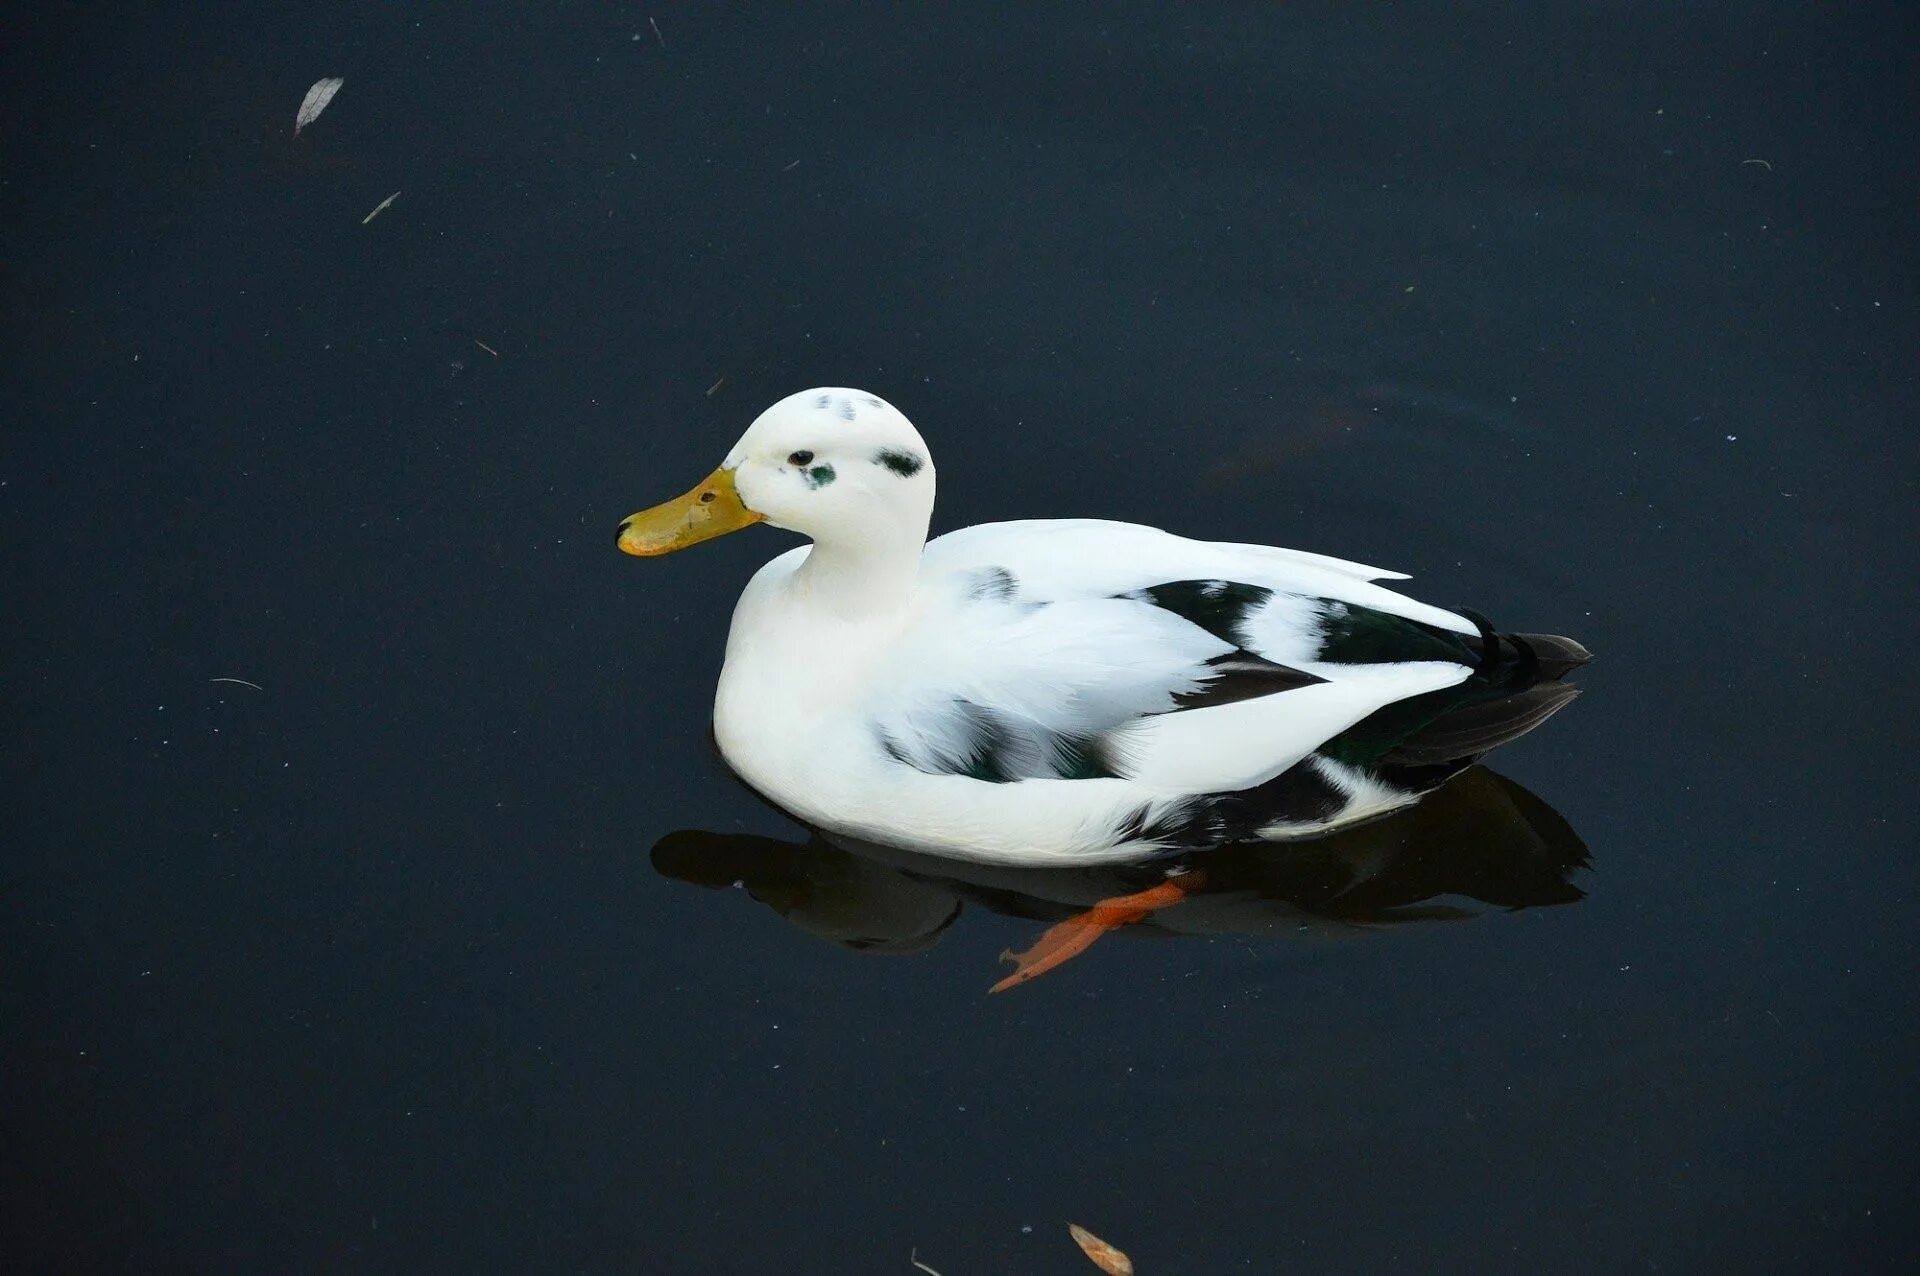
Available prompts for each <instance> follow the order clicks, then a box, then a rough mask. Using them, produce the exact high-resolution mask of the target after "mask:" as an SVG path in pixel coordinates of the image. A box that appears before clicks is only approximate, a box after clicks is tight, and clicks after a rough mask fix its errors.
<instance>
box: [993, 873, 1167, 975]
mask: <svg viewBox="0 0 1920 1276" xmlns="http://www.w3.org/2000/svg"><path fill="white" fill-rule="evenodd" d="M1200 882H1201V875H1200V873H1199V872H1197V871H1194V872H1187V873H1182V874H1181V875H1180V876H1178V877H1169V878H1168V879H1167V880H1166V881H1164V882H1161V883H1160V884H1159V885H1158V886H1151V887H1148V888H1147V889H1146V890H1143V891H1135V892H1133V894H1131V895H1116V896H1114V897H1113V898H1111V899H1103V900H1101V901H1100V902H1099V903H1097V904H1095V905H1094V906H1093V907H1092V908H1089V909H1087V910H1086V911H1085V912H1082V913H1075V914H1074V915H1073V916H1072V917H1069V918H1067V919H1066V920H1065V921H1063V922H1056V923H1055V924H1054V925H1052V926H1049V927H1047V929H1046V930H1045V931H1044V932H1043V933H1042V934H1041V936H1040V938H1039V939H1037V940H1035V941H1034V945H1033V947H1031V948H1029V949H1027V950H1026V951H1025V952H1021V953H1016V952H1014V951H1013V950H1011V949H1009V950H1007V951H1006V952H1003V953H1001V954H1000V960H1001V961H1011V962H1012V963H1013V970H1012V972H1011V973H1009V974H1008V975H1007V976H1006V977H1005V978H1004V979H1002V980H1000V982H999V983H997V984H995V985H994V986H993V987H991V988H989V989H987V991H988V992H989V993H996V992H1005V991H1006V990H1007V989H1009V988H1012V987H1015V986H1017V985H1019V984H1024V983H1026V982H1027V981H1028V980H1029V979H1038V978H1039V977H1040V976H1041V975H1044V974H1046V973H1047V972H1048V971H1049V970H1052V969H1053V968H1054V967H1056V966H1059V965H1062V964H1064V963H1066V962H1069V961H1072V960H1073V959H1074V958H1075V957H1078V956H1079V955H1080V954H1081V953H1084V952H1085V951H1087V949H1089V948H1091V947H1093V941H1094V940H1096V939H1098V938H1100V936H1102V935H1104V934H1106V933H1107V932H1108V931H1110V930H1113V929H1114V928H1116V927H1119V926H1125V925H1127V924H1128V923H1129V922H1137V921H1139V920H1140V919H1141V918H1142V917H1145V916H1146V915H1147V914H1148V913H1151V912H1153V911H1154V910H1155V909H1160V908H1166V907H1168V906H1169V905H1172V904H1178V903H1179V902H1180V901H1181V900H1183V899H1185V898H1186V897H1187V896H1188V895H1190V894H1192V893H1193V891H1194V890H1196V889H1197V888H1198V887H1199V885H1200Z"/></svg>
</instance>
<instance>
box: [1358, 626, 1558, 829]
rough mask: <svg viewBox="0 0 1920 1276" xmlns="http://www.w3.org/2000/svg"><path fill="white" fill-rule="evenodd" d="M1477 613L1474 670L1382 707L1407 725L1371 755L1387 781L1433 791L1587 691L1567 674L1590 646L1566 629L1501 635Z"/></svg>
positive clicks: (1401, 724) (1374, 763) (1373, 766)
mask: <svg viewBox="0 0 1920 1276" xmlns="http://www.w3.org/2000/svg"><path fill="white" fill-rule="evenodd" d="M1469 614H1470V613H1469ZM1471 618H1472V619H1473V620H1474V621H1475V622H1476V623H1478V624H1480V625H1481V639H1480V641H1479V643H1478V644H1477V648H1478V650H1477V653H1476V654H1477V655H1478V656H1479V667H1478V668H1477V669H1476V670H1475V671H1474V673H1473V675H1472V676H1471V677H1469V678H1468V679H1467V680H1466V681H1465V682H1462V683H1460V684H1459V685H1457V686H1453V687H1448V688H1445V689H1444V690H1441V691H1435V692H1430V693H1428V694H1427V695H1425V696H1417V697H1415V698H1414V699H1413V700H1409V701H1404V702H1402V703H1401V704H1399V705H1392V706H1389V707H1388V708H1387V709H1385V710H1382V711H1381V712H1382V713H1383V714H1386V713H1392V714H1394V716H1395V717H1396V718H1397V719H1398V722H1397V723H1395V724H1394V725H1397V726H1399V727H1401V728H1402V731H1401V733H1399V738H1398V739H1397V740H1395V742H1394V743H1393V744H1391V745H1390V746H1389V747H1387V748H1385V749H1383V750H1381V751H1380V752H1379V753H1378V754H1377V755H1376V757H1375V758H1374V759H1373V760H1372V766H1371V768H1370V769H1372V770H1374V771H1375V772H1377V773H1378V774H1380V775H1381V777H1382V778H1383V779H1387V780H1389V781H1390V782H1393V783H1395V784H1396V785H1399V786H1402V787H1407V788H1411V789H1414V790H1416V791H1421V790H1425V789H1429V788H1432V787H1433V786H1434V785H1435V784H1438V783H1440V782H1441V781H1442V780H1445V779H1447V778H1448V777H1450V776H1452V775H1453V774H1454V773H1456V772H1458V771H1461V770H1464V769H1465V768H1466V767H1468V766H1470V765H1472V764H1473V762H1475V761H1476V760H1478V759H1479V758H1480V756H1481V755H1482V754H1485V753H1487V752H1488V751H1490V750H1492V749H1496V748H1498V747H1499V746H1501V745H1503V744H1506V743H1507V742H1508V741H1510V740H1517V739H1519V738H1520V737H1521V736H1523V735H1525V734H1526V733H1527V732H1529V731H1531V730H1533V729H1534V728H1535V727H1537V726H1539V725H1540V724H1541V723H1543V722H1545V721H1546V720H1547V719H1548V718H1550V717H1552V716H1553V715H1554V714H1555V713H1557V712H1559V711H1560V710H1561V709H1563V708H1565V707H1566V706H1567V705H1568V704H1569V703H1570V702H1572V701H1573V700H1574V699H1576V698H1577V697H1578V696H1579V695H1580V688H1578V687H1576V686H1573V685H1571V684H1570V683H1567V682H1565V681H1563V679H1564V678H1565V677H1566V676H1567V675H1568V674H1569V673H1572V672H1573V671H1574V670H1575V669H1578V668H1580V667H1581V666H1583V665H1585V664H1587V663H1588V662H1589V661H1591V660H1592V659H1593V653H1592V652H1590V651H1588V650H1587V649H1586V647H1584V646H1583V645H1581V644H1580V643H1578V642H1576V641H1575V640H1574V639H1572V638H1565V637H1562V636H1561V635H1559V634H1515V633H1509V634H1501V633H1495V632H1494V631H1493V630H1492V628H1491V627H1489V626H1487V625H1486V624H1485V622H1484V621H1482V620H1481V619H1480V617H1478V616H1471ZM1363 725H1364V724H1363ZM1377 725H1387V724H1384V723H1383V724H1377ZM1376 738H1378V737H1377V736H1376Z"/></svg>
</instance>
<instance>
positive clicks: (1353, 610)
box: [866, 521, 1479, 806]
mask: <svg viewBox="0 0 1920 1276" xmlns="http://www.w3.org/2000/svg"><path fill="white" fill-rule="evenodd" d="M1375 574H1378V573H1375V572H1374V569H1371V568H1367V567H1364V566H1361V565H1358V564H1350V563H1344V562H1341V561H1339V560H1330V559H1321V558H1319V557H1318V556H1312V555H1292V554H1290V553H1288V552H1287V551H1278V550H1267V549H1264V548H1263V547H1249V546H1229V545H1209V544H1205V543H1201V542H1194V541H1184V540H1182V539H1180V538H1178V537H1174V536H1169V535H1168V534H1166V533H1164V532H1158V531H1155V530H1154V529H1151V528H1144V527H1135V526H1133V525H1131V524H1123V523H1098V522H1090V521H1087V522H1067V523H1057V522H1034V523H1008V524H990V525H987V526H984V527H978V528H971V529H968V530H967V531H966V532H964V533H956V534H954V535H952V536H947V537H942V538H941V539H940V540H938V541H935V542H934V543H933V544H931V545H929V546H928V551H927V562H926V569H925V571H924V572H923V576H922V586H923V597H922V608H923V613H922V617H921V620H920V623H919V624H918V625H916V627H915V629H914V630H913V632H912V633H911V634H909V635H908V636H907V637H906V639H905V640H904V641H903V642H901V643H900V644H899V645H898V646H897V647H896V649H895V654H894V656H893V657H892V658H891V659H890V661H889V663H888V664H887V665H886V666H884V667H882V668H879V669H876V670H875V671H873V677H872V680H871V684H870V691H871V695H870V698H869V701H868V704H867V707H866V713H867V716H868V719H869V721H870V722H871V724H872V728H873V730H874V733H875V739H876V741H877V743H878V744H879V746H880V747H881V748H882V749H883V750H884V752H885V753H886V755H887V756H888V757H889V758H890V759H892V760H893V761H894V762H895V763H897V764H899V765H902V766H907V767H911V768H913V769H915V770H918V771H922V772H926V773H928V774H934V775H956V776H966V777H969V778H972V779H975V780H982V781H988V782H994V783H1009V782H1016V781H1029V780H1032V781H1049V780H1052V781H1074V780H1087V779H1122V780H1127V781H1130V782H1132V783H1133V784H1134V785H1135V786H1137V788H1138V789H1139V791H1140V792H1142V793H1145V794H1154V795H1182V794H1210V793H1223V792H1234V791H1239V790H1244V789H1249V788H1252V787H1254V786H1258V785H1262V784H1265V783H1267V782H1268V781H1272V780H1274V779H1275V778H1276V777H1278V776H1280V775H1281V774H1282V773H1283V772H1286V771H1287V770H1288V769H1289V768H1290V767H1293V766H1294V764H1295V763H1297V762H1299V761H1301V760H1302V759H1303V758H1305V757H1306V756H1307V755H1308V754H1310V753H1311V752H1313V751H1314V750H1315V749H1317V748H1318V747H1320V746H1321V745H1322V744H1323V743H1325V742H1326V741H1327V740H1329V739H1330V738H1332V737H1334V736H1335V735H1337V734H1338V733H1340V732H1342V731H1344V730H1346V729H1347V728H1349V727H1351V726H1353V725H1354V724H1355V723H1357V722H1360V721H1361V720H1362V719H1364V718H1367V717H1368V716H1369V715H1371V714H1374V713H1375V712H1376V711H1378V710H1379V709H1381V708H1383V707H1385V706H1387V705H1391V704H1394V703H1396V702H1399V701H1403V700H1406V699H1408V698H1410V697H1414V696H1418V695H1421V694H1423V693H1425V692H1430V691H1435V690H1438V689H1440V688H1444V687H1449V686H1452V685H1454V684H1456V683H1458V682H1460V681H1462V680H1463V679H1465V678H1467V677H1468V676H1469V675H1470V674H1471V673H1472V672H1473V668H1474V663H1475V656H1474V644H1475V643H1476V642H1477V641H1478V632H1479V631H1478V629H1477V627H1476V626H1475V625H1473V624H1472V622H1470V621H1468V620H1465V619H1464V618H1461V617H1458V616H1455V615H1453V614H1452V613H1449V612H1445V611H1441V610H1440V609H1438V608H1434V607H1428V606H1426V605H1425V604H1422V603H1417V602H1415V601H1414V600H1412V599H1409V598H1404V597H1402V596H1401V595H1399V594H1395V593H1393V592H1392V591H1390V590H1387V589H1384V588H1382V587H1380V586H1378V585H1374V584H1372V583H1371V582H1370V580H1369V579H1367V578H1368V577H1369V576H1371V575H1375ZM1469 635H1472V637H1471V638H1469ZM1321 783H1322V784H1323V785H1324V783H1325V782H1324V781H1322V782H1321ZM1333 796H1334V797H1340V798H1341V799H1342V800H1341V801H1340V802H1338V803H1337V805H1341V806H1344V805H1345V801H1344V797H1345V795H1338V794H1336V795H1333ZM1331 800H1332V798H1331V797H1330V798H1329V801H1331Z"/></svg>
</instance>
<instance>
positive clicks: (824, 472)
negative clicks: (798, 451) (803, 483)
mask: <svg viewBox="0 0 1920 1276" xmlns="http://www.w3.org/2000/svg"><path fill="white" fill-rule="evenodd" d="M804 473H805V474H806V476H807V486H808V487H810V488H813V489H814V490H815V491H818V490H819V489H820V488H823V487H825V486H826V485H827V484H829V483H831V482H833V480H834V478H835V477H836V476H835V474H834V472H833V467H832V466H831V465H816V466H814V467H813V468H812V469H810V470H806V471H804Z"/></svg>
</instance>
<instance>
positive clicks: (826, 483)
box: [619, 389, 933, 557]
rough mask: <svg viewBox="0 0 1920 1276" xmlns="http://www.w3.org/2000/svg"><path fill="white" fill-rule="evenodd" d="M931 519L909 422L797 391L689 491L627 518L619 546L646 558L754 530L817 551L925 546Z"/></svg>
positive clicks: (924, 469)
mask: <svg viewBox="0 0 1920 1276" xmlns="http://www.w3.org/2000/svg"><path fill="white" fill-rule="evenodd" d="M932 510H933V461H932V459H931V458H930V457H929V456H928V455H927V445H926V443H925V442H923V441H922V440H921V438H920V432H919V431H918V430H916V429H914V428H913V423H912V422H911V421H909V420H907V418H906V417H904V416H902V415H901V414H900V412H899V411H898V409H896V408H895V407H894V406H893V405H892V404H890V403H888V402H886V401H885V400H884V399H881V398H879V397H878V396H877V395H872V394H868V393H866V392H865V391H864V390H846V389H819V390H805V391H802V392H801V393H799V394H793V395H789V396H787V397H786V398H784V399H782V400H780V402H778V403H776V404H774V405H773V406H772V407H770V408H768V409H767V410H766V411H765V412H762V413H761V414H760V416H759V417H758V419H756V420H755V421H754V423H753V424H752V425H750V426H748V427H747V432H746V433H745V434H743V435H741V436H740V441H739V442H738V443H736V444H734V445H733V450H732V451H731V452H729V453H727V459H726V460H725V461H723V462H721V464H720V468H719V469H717V470H715V471H714V472H713V473H711V474H709V475H707V477H705V478H704V479H701V480H700V482H699V484H698V485H697V486H696V487H694V489H693V490H692V491H690V492H688V493H686V495H684V496H677V497H675V498H674V499H673V500H670V501H667V502H665V503H664V504H661V505H656V506H654V507H653V508H652V509H647V510H642V511H640V512H639V513H638V514H632V515H629V516H628V517H627V518H626V519H625V520H624V521H623V522H622V523H621V524H620V541H619V544H620V548H621V549H623V550H625V551H626V552H627V553H629V554H638V555H640V556H642V557H652V556H653V555H656V554H670V553H672V552H673V551H674V550H676V549H684V548H686V547H687V546H688V545H693V544H697V543H698V542H700V541H704V540H711V539H712V538H714V537H715V536H721V535H724V534H726V533H727V532H732V531H737V530H739V529H740V528H742V527H746V526H748V525H749V524H752V523H771V524H773V526H775V527H784V528H787V529H789V530H791V531H795V532H800V533H802V534H803V535H806V536H811V537H812V538H813V539H814V540H815V541H839V542H847V541H857V540H860V539H881V538H884V539H897V538H898V537H900V536H904V535H906V534H908V533H912V534H913V535H915V536H916V537H918V538H920V539H924V538H925V536H926V530H927V519H928V516H929V515H930V514H931V512H932ZM894 529H898V530H897V531H895V530H894ZM914 548H915V552H916V553H917V551H918V542H917V541H916V543H915V546H914Z"/></svg>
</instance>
